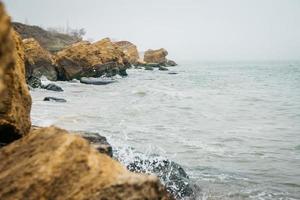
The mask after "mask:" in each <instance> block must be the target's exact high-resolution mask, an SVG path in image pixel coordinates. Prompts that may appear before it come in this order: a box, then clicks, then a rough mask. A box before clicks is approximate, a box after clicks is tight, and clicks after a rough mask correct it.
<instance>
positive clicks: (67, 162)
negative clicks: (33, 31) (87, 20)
mask: <svg viewBox="0 0 300 200" xmlns="http://www.w3.org/2000/svg"><path fill="white" fill-rule="evenodd" d="M0 27H1V29H0V43H1V45H0V96H1V99H0V148H1V149H0V158H1V161H0V184H1V185H2V187H1V188H0V199H153V200H154V199H163V200H167V199H182V198H185V197H190V198H193V190H192V186H190V185H189V184H188V181H187V180H188V176H187V174H186V172H185V171H184V170H183V169H182V167H181V166H179V165H178V164H176V163H174V162H172V161H169V160H160V161H153V160H152V161H150V160H141V159H137V160H136V161H134V162H133V163H130V164H129V165H128V166H122V165H121V164H120V163H119V162H118V161H117V160H122V158H121V157H114V156H113V147H112V146H111V145H110V144H109V143H108V141H107V140H106V138H105V137H103V136H100V135H99V134H97V133H86V132H84V131H83V132H78V131H70V132H68V131H66V130H63V129H60V128H57V127H53V126H51V127H46V128H42V127H36V126H33V125H31V119H30V111H31V104H32V102H31V101H32V100H31V96H30V93H29V89H30V88H31V87H33V88H43V89H47V90H53V91H58V92H59V91H63V89H62V88H60V87H59V86H56V85H55V84H47V85H43V84H42V82H41V80H40V78H41V77H43V76H44V77H46V78H47V79H49V80H51V81H71V80H73V79H80V80H81V81H82V80H88V81H85V82H86V84H90V82H89V81H93V80H92V79H87V78H98V77H102V76H106V77H111V76H115V75H121V76H126V75H127V73H126V69H128V68H131V67H132V66H135V67H136V68H139V67H143V68H145V70H149V69H150V70H151V68H152V70H153V68H158V69H159V70H167V68H166V67H167V66H175V65H176V63H175V62H174V61H170V60H168V59H167V58H166V56H167V54H168V53H167V51H166V50H164V49H159V50H148V51H147V52H146V53H145V57H144V59H143V60H141V59H140V58H139V54H138V50H137V48H136V46H135V45H134V44H132V43H130V42H127V41H120V42H112V41H111V40H110V39H109V38H105V39H103V40H100V41H98V42H95V43H90V42H87V41H79V42H77V41H76V43H74V44H71V45H70V46H67V47H65V48H63V49H61V50H59V51H58V52H56V53H52V52H50V51H48V50H47V49H46V48H44V47H42V45H40V43H39V42H38V41H37V40H36V39H34V38H24V39H23V41H22V39H21V37H20V35H19V34H18V33H17V32H16V31H15V30H14V29H13V28H12V24H11V22H10V18H9V17H8V16H7V14H6V13H5V10H4V6H3V4H2V3H1V2H0ZM20 34H21V35H24V34H22V33H20ZM27 35H28V34H27ZM82 82H83V83H84V81H82ZM91 84H93V83H91ZM51 100H54V101H60V102H65V101H63V100H64V99H55V98H53V97H48V98H47V99H46V98H45V101H51ZM119 156H120V155H119ZM145 164H146V165H151V166H152V168H151V170H143V167H142V166H144V165H145ZM170 173H172V174H173V175H172V177H173V178H171V179H170V180H168V181H166V180H165V177H166V175H167V174H170ZM149 174H156V175H158V176H159V178H160V179H159V178H157V177H156V176H153V175H149ZM160 180H163V182H164V185H163V184H162V183H161V181H160Z"/></svg>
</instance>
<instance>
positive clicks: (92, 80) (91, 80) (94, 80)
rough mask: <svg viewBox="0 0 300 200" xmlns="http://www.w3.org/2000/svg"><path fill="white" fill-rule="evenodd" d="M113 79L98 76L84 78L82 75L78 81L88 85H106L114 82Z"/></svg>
mask: <svg viewBox="0 0 300 200" xmlns="http://www.w3.org/2000/svg"><path fill="white" fill-rule="evenodd" d="M115 82H116V81H115V80H105V79H99V78H86V77H82V78H81V79H80V83H84V84H90V85H107V84H110V83H115Z"/></svg>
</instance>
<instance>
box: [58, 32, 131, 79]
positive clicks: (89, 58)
mask: <svg viewBox="0 0 300 200" xmlns="http://www.w3.org/2000/svg"><path fill="white" fill-rule="evenodd" d="M55 63H56V64H57V65H58V68H57V70H58V79H59V80H72V79H80V78H82V77H101V76H103V75H107V76H114V75H116V74H120V75H126V72H124V71H126V69H127V68H129V67H130V66H131V65H130V63H129V61H128V58H127V56H126V55H125V54H124V53H123V51H122V50H121V49H120V48H119V47H118V46H117V45H116V44H114V43H112V42H111V41H110V39H109V38H105V39H103V40H100V41H98V42H95V43H89V42H85V41H84V42H79V43H76V44H74V45H72V46H70V47H68V48H66V49H64V50H62V51H59V52H58V53H57V57H56V59H55Z"/></svg>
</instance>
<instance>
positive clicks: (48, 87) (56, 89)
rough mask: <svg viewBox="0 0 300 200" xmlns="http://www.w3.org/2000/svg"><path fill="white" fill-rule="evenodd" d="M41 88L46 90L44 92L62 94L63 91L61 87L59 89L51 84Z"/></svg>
mask: <svg viewBox="0 0 300 200" xmlns="http://www.w3.org/2000/svg"><path fill="white" fill-rule="evenodd" d="M41 88H43V89H46V90H51V91H55V92H63V91H64V90H63V89H62V88H61V87H59V86H57V85H55V84H53V83H50V84H48V85H42V87H41Z"/></svg>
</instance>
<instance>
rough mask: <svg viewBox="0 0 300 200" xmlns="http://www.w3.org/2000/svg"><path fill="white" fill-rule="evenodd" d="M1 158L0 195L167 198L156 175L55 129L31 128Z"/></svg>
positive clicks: (78, 198)
mask: <svg viewBox="0 0 300 200" xmlns="http://www.w3.org/2000/svg"><path fill="white" fill-rule="evenodd" d="M0 158H1V162H0V185H1V186H3V187H0V199H29V200H31V199H32V200H35V199H57V200H60V199H61V200H65V199H76V200H84V199H89V200H98V199H112V200H113V199H115V200H117V199H126V200H136V199H141V200H143V199H144V200H160V199H161V200H167V199H171V198H170V197H169V196H168V194H167V192H166V190H165V189H164V187H163V186H162V185H161V184H160V182H159V180H158V178H156V177H154V176H147V175H141V174H135V173H132V172H129V171H127V169H126V168H125V167H123V166H122V165H121V164H120V163H118V162H117V161H115V160H113V159H112V158H110V157H109V156H107V155H106V154H102V153H99V152H98V151H97V150H96V149H94V148H93V147H91V146H90V145H89V144H88V142H87V141H86V140H84V139H82V138H81V137H79V136H76V135H72V134H69V133H68V132H67V131H64V130H62V129H59V128H55V127H50V128H42V129H37V130H33V131H32V132H31V133H30V134H28V135H27V136H25V137H24V138H22V139H20V140H18V141H16V142H14V143H12V144H10V145H8V146H6V147H3V148H2V149H1V150H0Z"/></svg>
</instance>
